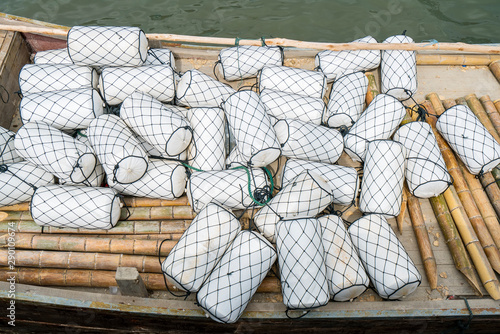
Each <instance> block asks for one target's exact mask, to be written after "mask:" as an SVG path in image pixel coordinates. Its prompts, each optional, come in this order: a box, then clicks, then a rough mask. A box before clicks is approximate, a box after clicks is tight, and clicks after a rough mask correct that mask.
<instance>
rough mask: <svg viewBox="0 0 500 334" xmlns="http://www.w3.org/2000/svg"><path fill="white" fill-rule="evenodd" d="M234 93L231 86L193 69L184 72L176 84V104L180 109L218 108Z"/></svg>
mask: <svg viewBox="0 0 500 334" xmlns="http://www.w3.org/2000/svg"><path fill="white" fill-rule="evenodd" d="M234 92H236V91H235V90H234V89H233V88H232V87H231V86H229V85H226V84H224V83H222V82H220V81H217V80H215V79H214V78H212V77H211V76H209V75H207V74H205V73H203V72H200V71H198V70H195V69H193V70H189V71H186V72H185V73H184V74H183V75H182V77H181V80H180V81H179V83H178V84H177V98H176V104H178V105H180V106H182V107H220V106H221V103H222V102H224V100H226V99H227V98H228V97H229V96H230V95H231V94H233V93H234Z"/></svg>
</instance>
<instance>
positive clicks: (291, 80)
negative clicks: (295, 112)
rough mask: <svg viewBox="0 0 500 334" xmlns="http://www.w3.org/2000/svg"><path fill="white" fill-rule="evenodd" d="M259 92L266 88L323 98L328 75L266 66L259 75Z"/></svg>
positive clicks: (284, 67)
mask: <svg viewBox="0 0 500 334" xmlns="http://www.w3.org/2000/svg"><path fill="white" fill-rule="evenodd" d="M258 82H259V92H262V91H263V90H264V89H271V90H277V91H281V92H286V93H292V94H299V95H303V96H309V97H314V98H317V99H322V98H323V97H324V96H325V93H326V77H325V76H324V75H323V74H322V73H320V72H316V71H310V70H304V69H300V68H292V67H286V66H264V68H263V69H262V70H261V71H260V74H259V76H258Z"/></svg>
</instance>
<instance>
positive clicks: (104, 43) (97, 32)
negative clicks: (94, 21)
mask: <svg viewBox="0 0 500 334" xmlns="http://www.w3.org/2000/svg"><path fill="white" fill-rule="evenodd" d="M67 39H68V54H69V57H70V58H71V61H72V62H73V63H74V64H77V65H89V66H140V65H142V64H144V61H145V60H146V58H147V52H148V39H147V38H146V34H145V33H144V31H142V30H141V29H139V28H137V27H101V26H74V27H72V28H71V29H70V31H69V32H68V38H67Z"/></svg>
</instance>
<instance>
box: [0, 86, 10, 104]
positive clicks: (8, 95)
mask: <svg viewBox="0 0 500 334" xmlns="http://www.w3.org/2000/svg"><path fill="white" fill-rule="evenodd" d="M0 88H1V89H2V90H3V91H4V92H5V93H7V99H4V97H3V95H2V94H1V93H0V99H1V100H2V102H3V103H5V104H7V103H9V100H10V94H9V92H8V91H7V89H6V88H5V87H4V86H3V85H0Z"/></svg>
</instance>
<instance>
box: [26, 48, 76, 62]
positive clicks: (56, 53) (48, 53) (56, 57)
mask: <svg viewBox="0 0 500 334" xmlns="http://www.w3.org/2000/svg"><path fill="white" fill-rule="evenodd" d="M33 64H66V65H69V64H71V65H73V62H72V61H71V58H70V57H69V54H68V49H67V48H63V49H54V50H45V51H38V52H37V53H35V56H34V57H33Z"/></svg>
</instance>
